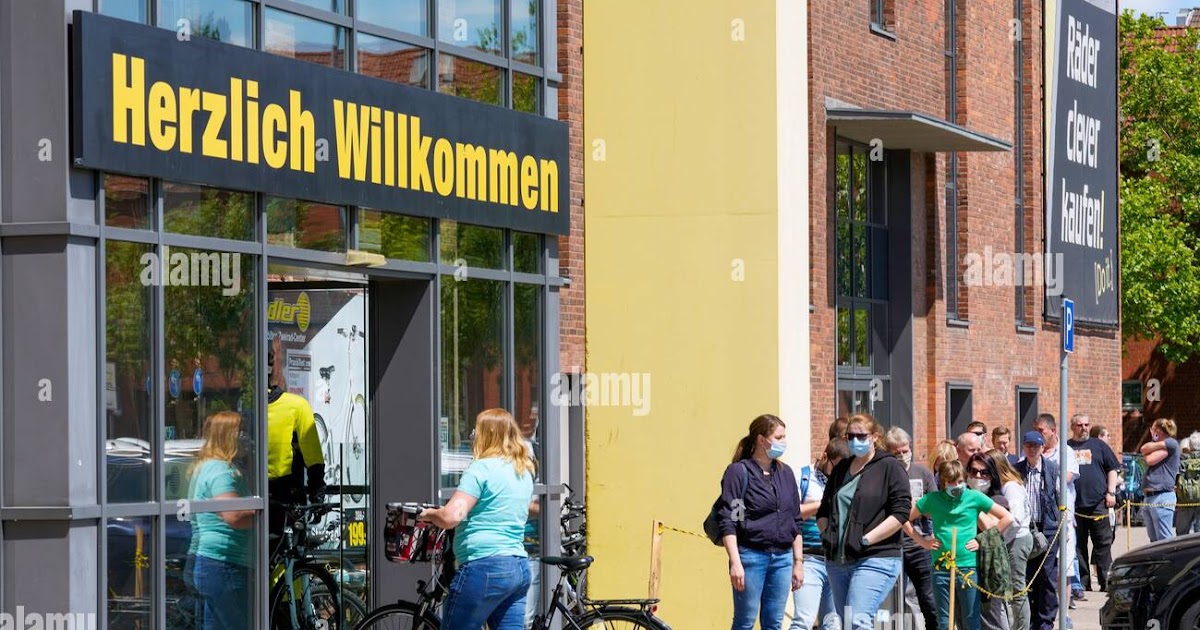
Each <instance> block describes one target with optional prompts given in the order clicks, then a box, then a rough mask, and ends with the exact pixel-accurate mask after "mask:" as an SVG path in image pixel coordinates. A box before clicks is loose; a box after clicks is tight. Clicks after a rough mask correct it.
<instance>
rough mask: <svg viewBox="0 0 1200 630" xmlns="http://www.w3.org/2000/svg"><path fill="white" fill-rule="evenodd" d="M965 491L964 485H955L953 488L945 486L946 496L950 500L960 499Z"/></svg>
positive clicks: (965, 486)
mask: <svg viewBox="0 0 1200 630" xmlns="http://www.w3.org/2000/svg"><path fill="white" fill-rule="evenodd" d="M966 491H967V485H966V484H964V483H956V484H954V485H953V486H946V494H948V495H950V498H952V499H958V498H961V497H962V495H963V493H964V492H966Z"/></svg>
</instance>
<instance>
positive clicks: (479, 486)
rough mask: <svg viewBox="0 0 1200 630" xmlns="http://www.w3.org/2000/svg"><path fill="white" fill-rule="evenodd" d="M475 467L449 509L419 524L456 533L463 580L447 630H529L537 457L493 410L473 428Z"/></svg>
mask: <svg viewBox="0 0 1200 630" xmlns="http://www.w3.org/2000/svg"><path fill="white" fill-rule="evenodd" d="M472 452H473V454H474V456H475V461H473V462H472V463H471V465H470V466H468V467H467V470H466V472H464V473H463V476H462V479H461V480H460V481H459V482H458V489H457V490H455V492H454V496H452V497H450V502H449V503H447V504H446V506H445V507H440V508H435V509H429V510H425V511H423V512H421V516H420V518H421V519H423V520H427V521H431V522H432V523H433V524H434V525H437V526H438V527H441V528H443V529H451V528H453V529H454V556H455V558H456V559H457V560H458V562H459V568H458V572H457V573H456V574H455V576H454V579H453V580H452V581H451V582H450V594H449V596H448V597H447V598H446V605H445V608H444V609H443V614H442V628H443V629H444V630H479V628H481V627H482V626H483V624H484V622H487V624H488V627H489V628H491V629H492V630H522V629H523V628H524V627H525V597H526V592H527V591H528V589H529V581H530V574H529V562H528V560H527V558H528V557H529V554H528V553H527V552H526V551H525V544H524V543H525V523H526V521H528V520H529V502H530V501H531V500H532V499H533V472H534V464H533V453H532V452H531V451H530V449H529V446H528V444H527V443H526V442H525V439H524V438H523V437H522V435H521V429H520V428H519V427H518V426H517V423H516V421H514V420H513V417H512V415H511V414H509V413H508V412H507V411H505V410H503V409H488V410H486V411H484V412H482V413H480V414H479V417H478V418H476V420H475V439H474V444H473V445H472Z"/></svg>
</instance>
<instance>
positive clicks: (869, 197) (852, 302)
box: [832, 137, 889, 379]
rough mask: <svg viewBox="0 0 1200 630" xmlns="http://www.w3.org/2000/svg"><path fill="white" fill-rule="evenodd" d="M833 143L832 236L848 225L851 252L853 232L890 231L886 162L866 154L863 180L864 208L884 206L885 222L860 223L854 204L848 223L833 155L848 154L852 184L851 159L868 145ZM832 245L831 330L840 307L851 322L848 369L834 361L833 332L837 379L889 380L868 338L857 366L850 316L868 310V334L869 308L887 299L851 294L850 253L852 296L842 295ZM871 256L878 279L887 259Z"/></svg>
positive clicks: (873, 273) (837, 256) (872, 273)
mask: <svg viewBox="0 0 1200 630" xmlns="http://www.w3.org/2000/svg"><path fill="white" fill-rule="evenodd" d="M835 142H836V145H835V146H836V149H835V159H834V167H833V171H832V177H833V181H834V197H835V199H834V211H833V219H834V226H835V234H836V228H837V226H838V225H839V224H842V223H848V224H849V225H850V234H851V236H850V247H851V249H853V248H854V243H855V239H854V235H855V234H856V233H857V232H856V230H861V231H862V233H863V235H864V236H863V238H867V237H866V235H867V234H869V233H870V232H869V231H870V230H873V229H874V230H878V229H882V230H884V233H885V235H886V234H887V231H888V230H889V228H888V225H887V223H886V221H887V220H888V215H887V194H888V193H887V167H886V161H879V162H878V165H877V166H874V167H872V166H871V164H872V162H873V161H872V160H871V159H870V156H869V154H868V156H867V164H868V168H867V172H866V175H865V177H864V178H863V180H864V182H865V183H866V187H865V190H864V191H863V198H864V199H865V200H866V204H865V206H866V207H867V208H871V207H873V205H874V204H876V203H882V204H884V217H883V218H884V221H885V223H876V222H874V221H870V220H861V219H860V211H859V210H858V209H857V208H856V207H854V205H853V204H851V208H850V218H849V219H848V220H847V219H842V218H840V217H838V215H837V208H836V204H837V201H836V196H837V194H838V193H837V189H836V182H837V159H836V156H837V155H844V154H845V152H844V151H843V149H847V150H848V151H849V155H850V156H851V159H850V176H849V178H848V179H847V181H848V182H853V181H854V159H853V156H854V155H855V154H857V153H859V152H860V151H861V152H862V153H867V145H865V144H861V143H858V142H854V141H852V140H848V139H845V138H841V137H837V138H836V140H835ZM876 178H879V179H881V180H882V181H881V182H879V187H880V189H881V194H882V196H883V199H876V198H875V195H876V186H875V185H874V184H873V182H874V181H875V179H876ZM866 216H867V217H870V216H871V215H870V211H869V210H868V211H867V214H866ZM833 243H834V247H833V270H834V283H833V286H834V295H835V310H834V317H835V326H834V330H835V331H836V330H837V326H836V317H837V310H838V309H841V308H848V309H850V313H851V320H852V321H851V326H850V365H849V366H842V365H839V364H838V363H837V361H838V358H837V344H838V341H839V340H838V338H837V334H836V332H835V334H834V365H835V368H836V370H837V374H838V376H839V377H842V376H844V377H867V378H872V377H879V378H884V379H886V378H888V375H887V374H879V373H878V370H876V367H877V366H876V357H875V356H874V353H872V351H871V348H870V339H868V341H867V345H868V347H867V355H868V358H867V361H866V362H865V364H863V365H859V362H858V357H857V356H856V355H855V348H856V347H857V345H858V344H857V339H856V332H855V330H856V327H855V326H854V325H853V317H854V315H853V314H854V312H855V311H856V310H857V309H860V308H865V309H867V311H868V321H867V328H868V331H869V330H870V329H871V328H872V322H871V315H870V313H871V311H872V310H873V309H872V307H874V306H884V307H886V306H887V305H888V303H889V300H886V299H878V298H872V297H869V296H859V295H854V291H855V287H856V286H857V276H858V273H859V270H858V269H857V267H856V266H855V265H854V261H853V256H854V254H853V251H852V252H851V253H850V254H849V255H850V257H851V264H850V265H849V268H850V270H851V271H850V273H851V278H850V291H851V294H850V295H844V294H842V293H841V291H840V283H839V282H838V278H837V269H838V261H839V259H840V257H841V256H842V254H843V252H842V251H841V250H840V249H839V248H838V246H837V238H836V236H835V238H834V239H833ZM874 253H875V252H873V251H869V252H868V255H869V258H868V260H867V272H866V273H867V275H868V277H871V276H878V275H879V274H878V273H877V269H876V267H877V266H882V267H884V268H886V266H887V264H888V261H887V260H886V259H884V260H879V259H877V258H875V257H874V256H871V254H874ZM869 292H870V291H868V293H869ZM869 334H870V333H869V332H868V335H869Z"/></svg>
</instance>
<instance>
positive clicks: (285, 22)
mask: <svg viewBox="0 0 1200 630" xmlns="http://www.w3.org/2000/svg"><path fill="white" fill-rule="evenodd" d="M264 15H265V16H266V28H265V29H264V31H263V32H264V33H265V41H264V43H263V49H264V50H266V51H267V52H270V53H275V54H276V55H281V56H284V57H292V58H293V59H300V60H302V61H309V62H312V63H315V64H318V65H322V66H329V67H331V68H340V69H342V70H345V69H346V33H345V29H343V28H339V27H337V26H334V25H332V24H327V23H325V22H318V21H316V20H310V19H308V18H306V17H300V16H299V15H295V14H292V13H286V12H284V11H280V10H278V9H266V10H265V11H264Z"/></svg>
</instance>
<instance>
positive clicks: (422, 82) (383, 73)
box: [358, 33, 429, 88]
mask: <svg viewBox="0 0 1200 630" xmlns="http://www.w3.org/2000/svg"><path fill="white" fill-rule="evenodd" d="M358 71H359V72H360V73H362V74H365V75H367V76H369V77H375V78H377V79H387V80H388V81H395V82H396V83H403V84H405V85H412V86H415V87H422V88H427V87H429V51H428V50H426V49H424V48H420V47H417V46H412V45H409V44H405V43H401V42H398V41H394V40H391V39H384V38H382V37H375V36H374V35H367V34H366V33H359V34H358Z"/></svg>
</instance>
